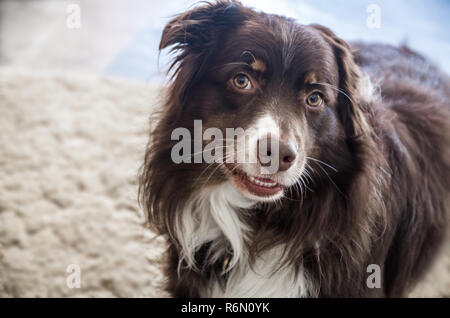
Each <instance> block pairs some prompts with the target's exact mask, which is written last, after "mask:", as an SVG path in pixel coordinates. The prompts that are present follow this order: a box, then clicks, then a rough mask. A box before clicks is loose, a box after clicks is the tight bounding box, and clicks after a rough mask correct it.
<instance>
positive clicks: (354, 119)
mask: <svg viewBox="0 0 450 318" xmlns="http://www.w3.org/2000/svg"><path fill="white" fill-rule="evenodd" d="M311 27H312V28H314V29H315V30H317V31H319V32H320V33H321V35H322V37H323V38H324V39H325V40H326V41H327V42H328V43H329V44H330V45H331V47H332V49H333V52H334V55H335V58H336V62H337V65H338V71H339V89H340V90H341V91H342V92H341V93H340V94H339V99H338V101H339V108H340V116H341V120H342V123H343V125H344V127H345V128H346V130H347V133H348V135H349V136H351V137H357V136H362V135H365V134H367V133H368V132H369V126H368V124H367V121H366V118H365V115H364V107H365V106H366V105H364V102H363V101H362V99H361V86H362V85H361V84H362V80H363V78H362V74H361V71H360V69H359V67H358V65H356V63H355V60H354V58H353V53H352V49H351V47H350V45H349V44H348V43H347V42H345V41H344V40H342V39H341V38H339V37H338V36H336V34H334V33H333V31H331V30H330V29H328V28H326V27H324V26H321V25H317V24H313V25H311Z"/></svg>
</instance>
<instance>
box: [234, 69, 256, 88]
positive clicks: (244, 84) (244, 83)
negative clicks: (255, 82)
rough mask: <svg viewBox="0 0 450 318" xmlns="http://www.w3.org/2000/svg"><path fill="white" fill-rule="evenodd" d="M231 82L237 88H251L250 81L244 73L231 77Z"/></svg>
mask: <svg viewBox="0 0 450 318" xmlns="http://www.w3.org/2000/svg"><path fill="white" fill-rule="evenodd" d="M233 84H234V86H236V87H237V88H239V89H251V88H252V82H251V81H250V79H249V78H248V76H247V75H245V74H242V73H241V74H238V75H236V76H235V77H234V79H233Z"/></svg>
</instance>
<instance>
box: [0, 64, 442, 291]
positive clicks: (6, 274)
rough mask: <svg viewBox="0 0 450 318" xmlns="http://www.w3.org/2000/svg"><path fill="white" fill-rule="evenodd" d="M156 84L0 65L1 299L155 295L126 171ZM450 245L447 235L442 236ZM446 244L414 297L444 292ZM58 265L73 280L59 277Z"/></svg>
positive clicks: (133, 170)
mask: <svg viewBox="0 0 450 318" xmlns="http://www.w3.org/2000/svg"><path fill="white" fill-rule="evenodd" d="M158 94H159V91H158V89H156V88H154V87H151V86H149V85H147V84H143V83H137V82H130V81H125V80H119V79H112V78H105V77H90V76H83V75H73V76H69V75H61V74H43V73H35V72H31V71H17V70H12V69H0V297H36V296H38V297H163V296H166V294H164V293H163V292H162V291H161V290H160V289H159V288H158V285H159V284H160V283H161V281H162V279H163V277H162V274H161V271H160V268H161V260H160V255H161V253H162V251H163V250H164V241H163V240H162V239H161V238H158V237H155V236H154V235H153V234H152V233H151V232H150V231H148V230H146V229H145V227H143V226H142V223H143V221H144V218H143V216H142V212H141V211H140V210H139V208H138V206H137V203H136V197H137V195H136V190H137V173H138V168H139V166H140V164H141V162H142V158H143V151H144V146H145V143H146V141H147V140H146V139H147V135H146V134H147V129H148V121H147V119H148V116H149V114H150V112H151V110H152V106H154V105H156V101H157V100H158ZM449 245H450V244H449ZM449 254H450V246H448V247H447V248H446V250H445V251H444V253H443V257H442V259H441V261H440V262H439V263H438V264H437V266H436V268H435V270H434V271H433V272H431V273H430V275H429V276H428V277H427V279H426V280H425V281H424V282H423V283H422V284H421V285H420V286H419V287H418V288H417V289H416V291H415V292H414V293H413V295H414V296H450V257H449ZM69 264H78V265H79V266H80V269H81V288H79V289H77V288H74V289H70V288H68V287H67V285H66V279H67V277H68V275H70V274H69V273H67V272H66V269H67V266H68V265H69Z"/></svg>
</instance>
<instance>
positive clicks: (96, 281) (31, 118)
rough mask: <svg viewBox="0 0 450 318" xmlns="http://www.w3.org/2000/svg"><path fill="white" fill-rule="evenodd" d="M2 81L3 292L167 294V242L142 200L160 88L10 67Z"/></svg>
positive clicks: (0, 263) (0, 212) (27, 294)
mask: <svg viewBox="0 0 450 318" xmlns="http://www.w3.org/2000/svg"><path fill="white" fill-rule="evenodd" d="M0 81H1V82H0V296H3V297H5V296H13V297H35V296H39V297H60V296H61V297H68V296H70V297H80V296H89V297H91V296H92V297H141V296H145V297H155V296H164V294H163V293H162V292H161V291H160V290H159V289H158V288H157V286H158V284H159V282H160V281H161V278H162V276H161V272H160V270H159V265H160V263H159V259H158V257H159V255H160V254H161V252H162V251H163V249H164V245H163V244H164V243H163V241H162V240H161V239H160V238H156V237H155V236H154V235H152V233H151V232H149V231H147V230H146V229H145V228H144V227H143V226H142V223H143V222H144V218H143V216H142V213H141V211H140V210H139V209H138V205H137V203H136V197H137V195H136V189H137V173H138V168H139V165H140V164H141V162H142V157H143V150H144V146H145V143H146V139H147V138H146V131H147V129H148V115H149V113H150V111H151V106H152V105H154V104H155V103H156V100H157V96H158V90H156V89H155V88H153V87H150V86H149V85H146V84H141V83H135V82H128V81H121V80H117V79H108V78H100V77H86V76H81V75H76V76H67V75H66V76H61V75H57V74H53V75H52V74H47V75H46V74H33V73H31V72H21V71H12V70H5V69H3V70H1V72H0ZM69 264H77V265H79V266H80V270H81V288H79V289H77V288H73V289H70V288H68V287H67V285H66V279H67V278H68V277H69V275H70V274H71V273H67V272H66V270H67V267H68V265H69Z"/></svg>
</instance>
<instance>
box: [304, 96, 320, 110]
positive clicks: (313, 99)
mask: <svg viewBox="0 0 450 318" xmlns="http://www.w3.org/2000/svg"><path fill="white" fill-rule="evenodd" d="M306 102H307V103H308V105H309V106H312V107H318V106H320V105H322V103H323V99H322V96H320V94H319V93H312V94H311V95H309V96H308V98H307V99H306Z"/></svg>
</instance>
